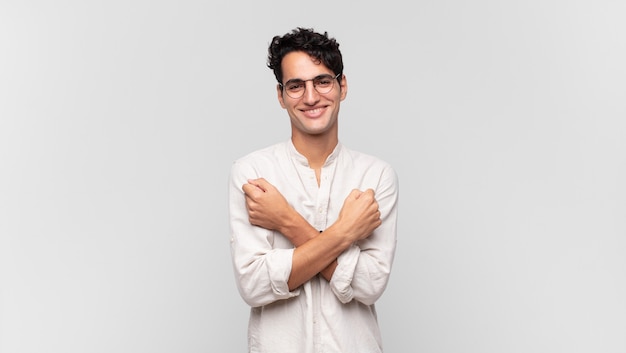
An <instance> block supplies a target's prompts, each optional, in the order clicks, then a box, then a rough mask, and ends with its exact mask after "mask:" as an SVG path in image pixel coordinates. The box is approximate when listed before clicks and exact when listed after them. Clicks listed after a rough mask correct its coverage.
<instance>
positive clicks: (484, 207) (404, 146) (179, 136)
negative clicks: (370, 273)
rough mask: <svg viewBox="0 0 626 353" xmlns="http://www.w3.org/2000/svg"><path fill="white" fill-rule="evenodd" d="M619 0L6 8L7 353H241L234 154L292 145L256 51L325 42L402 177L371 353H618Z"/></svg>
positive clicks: (625, 203)
mask: <svg viewBox="0 0 626 353" xmlns="http://www.w3.org/2000/svg"><path fill="white" fill-rule="evenodd" d="M624 18H626V3H625V2H623V1H617V0H615V1H611V0H593V1H592V0H588V1H583V0H573V1H565V0H562V1H559V0H541V1H539V0H531V1H489V0H478V1H472V2H469V1H460V0H443V1H420V2H409V1H399V0H391V1H384V2H381V3H369V4H368V3H363V2H353V3H352V4H348V3H344V2H341V1H315V2H311V1H306V2H305V1H265V2H263V1H247V2H237V1H230V2H226V1H219V0H218V1H190V0H182V1H139V0H127V1H76V0H73V1H72V0H69V1H54V2H52V1H49V2H48V1H11V0H9V1H7V0H5V1H3V2H2V3H1V4H0V352H1V353H26V352H29V353H30V352H36V353H41V352H62V353H85V352H106V353H111V352H115V353H123V352H132V353H136V352H150V353H161V352H163V353H166V352H167V353H169V352H185V353H192V352H245V351H246V327H247V317H248V308H247V307H246V305H245V303H244V302H243V300H241V298H240V297H239V294H238V293H237V290H236V287H235V283H234V280H233V275H232V269H231V265H230V253H229V243H228V239H229V234H228V223H227V217H228V215H227V195H226V187H227V179H228V172H229V170H230V165H231V163H232V161H233V160H234V159H235V158H237V157H240V156H242V155H243V154H245V153H248V152H250V151H252V150H254V149H257V148H260V147H264V146H266V145H268V144H271V143H275V142H278V141H283V140H286V139H287V138H289V129H288V126H289V123H288V118H287V116H286V114H285V112H284V111H283V110H282V109H281V108H280V106H279V104H278V102H277V100H276V96H275V88H274V87H275V81H274V78H273V76H272V73H271V71H270V70H269V69H268V68H266V66H265V60H266V53H267V45H268V44H269V42H270V40H271V38H272V37H273V36H274V35H276V34H284V33H286V32H288V31H290V30H291V29H292V28H294V27H296V26H304V27H313V28H315V29H317V30H320V31H328V32H329V34H330V35H331V36H334V37H336V38H337V39H338V40H339V42H340V43H341V46H340V48H341V50H342V51H343V53H344V62H345V66H346V68H345V74H346V76H347V78H348V83H349V93H348V97H347V99H346V100H345V101H344V104H343V106H342V113H341V117H340V138H341V140H342V141H343V143H344V144H345V145H347V146H349V147H350V148H353V149H357V150H361V151H364V152H367V153H371V154H374V155H377V156H379V157H381V158H383V159H386V160H388V161H389V162H391V163H392V164H393V165H394V166H395V168H396V170H397V172H398V174H399V177H400V183H401V184H400V188H401V199H400V218H399V234H398V237H399V241H398V251H397V256H396V262H395V263H394V270H393V273H392V277H391V281H390V283H389V286H388V288H387V291H386V292H385V294H384V295H383V297H382V299H381V300H380V301H379V303H378V304H377V305H378V311H379V318H380V324H381V327H382V330H383V341H384V344H385V348H386V352H388V353H395V352H425V353H437V352H444V353H457V352H458V353H488V352H493V353H503V352H504V353H509V352H524V353H526V352H550V353H553V352H569V353H574V352H602V353H611V352H615V353H623V352H625V351H626V335H625V333H626V299H625V298H626V186H625V185H626V183H625V181H626V153H625V152H626V121H625V119H626V104H625V97H626V69H625V67H626V66H625V64H624V63H626V41H625V36H624V35H625V33H626V25H625V23H626V21H624Z"/></svg>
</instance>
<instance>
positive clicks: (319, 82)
mask: <svg viewBox="0 0 626 353" xmlns="http://www.w3.org/2000/svg"><path fill="white" fill-rule="evenodd" d="M334 84H335V78H334V77H332V76H331V75H324V76H320V77H317V78H315V79H313V86H314V87H315V90H317V91H318V92H319V93H321V94H325V93H328V92H330V90H331V89H333V86H334Z"/></svg>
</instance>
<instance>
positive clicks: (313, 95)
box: [302, 81, 320, 104]
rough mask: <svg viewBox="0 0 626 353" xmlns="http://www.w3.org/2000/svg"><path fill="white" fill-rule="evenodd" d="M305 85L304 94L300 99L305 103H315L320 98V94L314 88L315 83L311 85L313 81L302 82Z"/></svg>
mask: <svg viewBox="0 0 626 353" xmlns="http://www.w3.org/2000/svg"><path fill="white" fill-rule="evenodd" d="M304 84H305V85H306V89H305V90H304V96H303V97H302V99H303V100H304V102H305V103H307V104H315V103H317V101H319V99H320V94H319V92H317V90H316V89H315V85H313V81H306V82H305V83H304Z"/></svg>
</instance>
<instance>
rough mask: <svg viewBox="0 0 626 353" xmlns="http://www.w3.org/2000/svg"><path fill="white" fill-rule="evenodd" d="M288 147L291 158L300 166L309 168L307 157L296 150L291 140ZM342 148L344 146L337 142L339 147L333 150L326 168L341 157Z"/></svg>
mask: <svg viewBox="0 0 626 353" xmlns="http://www.w3.org/2000/svg"><path fill="white" fill-rule="evenodd" d="M287 146H288V148H289V154H290V155H291V158H293V159H294V160H295V161H296V162H297V163H298V164H300V165H303V166H305V167H308V166H309V161H308V160H307V158H306V157H305V156H303V155H302V154H301V153H300V152H298V150H296V146H294V145H293V141H291V139H289V141H288V143H287ZM342 148H343V145H342V144H341V142H337V146H335V149H333V151H332V152H331V153H330V155H328V158H326V162H324V167H326V166H328V165H329V164H331V163H332V162H334V161H335V159H337V156H339V154H340V153H341V149H342Z"/></svg>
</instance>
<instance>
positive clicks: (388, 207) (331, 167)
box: [229, 140, 398, 353]
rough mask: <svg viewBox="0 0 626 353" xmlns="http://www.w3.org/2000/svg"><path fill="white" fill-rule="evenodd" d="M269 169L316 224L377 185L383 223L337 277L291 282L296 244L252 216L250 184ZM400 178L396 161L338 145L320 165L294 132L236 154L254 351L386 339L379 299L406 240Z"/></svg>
mask: <svg viewBox="0 0 626 353" xmlns="http://www.w3.org/2000/svg"><path fill="white" fill-rule="evenodd" d="M261 177H262V178H265V179H266V180H267V181H268V182H269V183H271V184H272V185H274V186H275V187H276V188H277V189H278V191H280V192H281V194H282V195H283V196H284V197H285V199H286V200H287V201H288V202H289V204H290V205H291V206H292V207H294V208H295V210H296V211H297V212H298V213H300V214H301V215H302V216H303V217H304V218H305V219H306V220H307V221H308V222H309V223H310V224H311V225H312V226H314V227H316V228H317V229H319V230H321V231H323V230H324V229H326V227H328V226H330V225H331V224H332V223H333V222H334V221H335V220H336V219H337V216H338V214H339V211H340V210H341V207H342V206H343V202H344V200H345V198H346V197H347V196H348V194H349V193H350V191H351V190H352V189H355V188H356V189H359V190H362V191H363V190H365V189H368V188H371V189H373V190H374V192H375V197H376V200H377V202H378V204H379V210H380V212H381V220H382V224H381V225H380V226H379V227H378V228H377V229H376V230H375V231H374V232H373V233H372V234H371V235H370V236H369V237H368V238H366V239H364V240H361V241H359V242H357V243H355V245H352V246H351V247H350V248H348V249H347V250H345V251H344V252H343V253H342V254H341V255H340V256H339V257H338V258H337V262H338V264H337V267H336V269H335V272H334V274H333V276H332V278H331V280H330V282H329V281H327V280H326V279H324V278H323V277H322V276H321V275H317V276H316V277H313V278H312V279H311V280H309V281H308V282H306V283H304V284H303V285H302V286H300V287H299V288H298V289H296V290H294V291H289V288H288V286H287V280H288V278H289V274H290V271H291V260H292V255H293V251H294V246H293V245H292V244H291V242H290V241H289V240H288V239H287V238H286V237H284V236H283V235H282V234H280V233H279V232H277V231H270V230H267V229H264V228H261V227H257V226H253V225H251V224H250V222H249V220H248V212H247V209H246V203H245V196H244V194H243V191H242V186H243V185H244V184H245V183H247V181H248V179H256V178H261ZM397 200H398V180H397V175H396V173H395V171H394V170H393V168H392V167H391V166H390V165H389V164H388V163H386V162H384V161H382V160H380V159H378V158H376V157H373V156H370V155H366V154H363V153H359V152H355V151H352V150H349V149H347V148H346V147H344V146H342V145H341V143H339V144H338V145H337V147H336V148H335V150H334V151H333V153H332V154H331V155H330V156H329V157H328V159H327V160H326V163H325V164H324V166H323V167H322V169H321V174H320V184H319V186H318V184H317V179H316V177H315V171H314V170H313V169H311V168H310V167H309V165H308V161H307V159H306V158H305V157H304V156H303V155H301V154H300V153H298V152H297V151H296V149H295V147H294V145H293V143H292V142H291V140H289V141H286V142H282V143H278V144H275V145H273V146H269V147H267V148H264V149H261V150H258V151H255V152H252V153H250V154H249V155H247V156H244V157H243V158H240V159H238V160H237V161H235V162H234V164H233V166H232V170H231V176H230V185H229V202H230V204H229V207H230V231H231V252H232V260H233V266H234V272H235V278H236V282H237V286H238V289H239V293H240V294H241V296H242V298H243V299H244V301H245V302H246V303H248V304H249V305H250V306H251V311H250V321H249V325H248V346H249V352H251V353H256V352H258V353H268V352H272V353H320V352H337V353H349V352H354V353H374V352H382V340H381V335H380V330H379V327H378V321H377V317H376V309H375V306H374V303H375V302H376V300H377V299H378V298H379V297H380V296H381V295H382V293H383V291H384V290H385V287H386V286H387V283H388V280H389V275H390V271H391V267H392V262H393V258H394V253H395V248H396V219H397Z"/></svg>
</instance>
